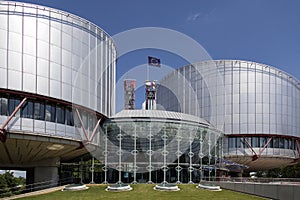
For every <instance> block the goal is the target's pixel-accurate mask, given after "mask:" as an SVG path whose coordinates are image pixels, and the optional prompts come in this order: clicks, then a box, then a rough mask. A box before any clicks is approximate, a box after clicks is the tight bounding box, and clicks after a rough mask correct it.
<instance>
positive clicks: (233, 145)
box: [229, 137, 236, 148]
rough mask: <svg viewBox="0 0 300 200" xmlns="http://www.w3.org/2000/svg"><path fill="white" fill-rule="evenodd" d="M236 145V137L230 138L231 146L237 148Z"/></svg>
mask: <svg viewBox="0 0 300 200" xmlns="http://www.w3.org/2000/svg"><path fill="white" fill-rule="evenodd" d="M235 147H236V138H235V137H233V138H229V148H235Z"/></svg>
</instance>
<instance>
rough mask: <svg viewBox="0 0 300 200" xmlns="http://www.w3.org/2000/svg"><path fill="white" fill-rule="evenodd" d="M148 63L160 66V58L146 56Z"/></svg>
mask: <svg viewBox="0 0 300 200" xmlns="http://www.w3.org/2000/svg"><path fill="white" fill-rule="evenodd" d="M148 65H151V66H154V67H160V59H158V58H154V57H151V56H148Z"/></svg>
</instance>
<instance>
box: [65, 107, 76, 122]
mask: <svg viewBox="0 0 300 200" xmlns="http://www.w3.org/2000/svg"><path fill="white" fill-rule="evenodd" d="M66 122H67V125H69V126H74V118H73V113H72V109H71V108H66Z"/></svg>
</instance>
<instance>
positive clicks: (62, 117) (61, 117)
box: [56, 106, 65, 124]
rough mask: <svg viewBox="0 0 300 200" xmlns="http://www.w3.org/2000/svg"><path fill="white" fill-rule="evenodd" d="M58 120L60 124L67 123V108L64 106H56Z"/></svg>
mask: <svg viewBox="0 0 300 200" xmlns="http://www.w3.org/2000/svg"><path fill="white" fill-rule="evenodd" d="M56 122H57V123H60V124H64V123H65V109H64V108H63V107H60V106H57V107H56Z"/></svg>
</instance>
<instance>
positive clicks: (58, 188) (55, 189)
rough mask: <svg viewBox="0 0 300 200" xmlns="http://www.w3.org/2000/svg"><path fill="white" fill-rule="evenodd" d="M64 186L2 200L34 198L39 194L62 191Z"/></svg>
mask: <svg viewBox="0 0 300 200" xmlns="http://www.w3.org/2000/svg"><path fill="white" fill-rule="evenodd" d="M64 187H65V186H59V187H54V188H49V189H45V190H39V191H35V192H28V193H25V194H19V195H15V196H11V197H5V198H3V200H8V199H19V198H23V197H29V196H35V195H40V194H46V193H49V192H54V191H58V190H62V189H63V188H64Z"/></svg>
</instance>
